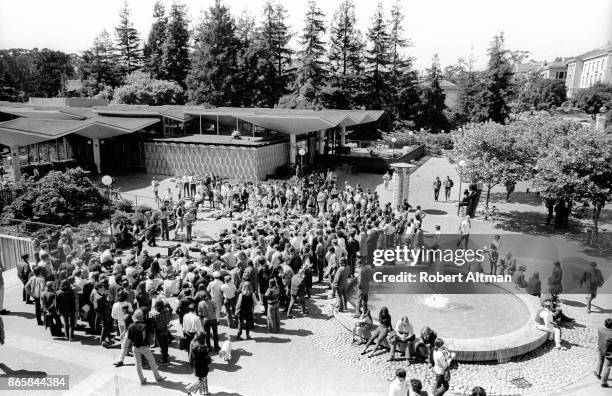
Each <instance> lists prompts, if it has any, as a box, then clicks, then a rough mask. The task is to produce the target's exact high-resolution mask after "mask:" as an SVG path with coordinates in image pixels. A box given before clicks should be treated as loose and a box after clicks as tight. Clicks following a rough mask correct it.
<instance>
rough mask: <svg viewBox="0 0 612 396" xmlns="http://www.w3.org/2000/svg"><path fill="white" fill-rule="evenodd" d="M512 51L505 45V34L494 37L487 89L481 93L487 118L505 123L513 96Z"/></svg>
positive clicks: (490, 52) (481, 102) (481, 103)
mask: <svg viewBox="0 0 612 396" xmlns="http://www.w3.org/2000/svg"><path fill="white" fill-rule="evenodd" d="M509 58H510V52H509V51H508V50H507V49H506V48H505V45H504V34H503V33H500V34H498V35H496V36H494V38H493V42H492V43H491V47H490V48H489V65H488V68H487V71H486V78H485V90H484V91H483V92H482V94H481V98H480V106H481V107H482V113H483V114H486V119H487V120H491V121H495V122H499V123H501V124H503V123H505V121H506V119H507V117H508V115H509V114H510V106H509V102H510V99H511V96H512V74H513V73H512V65H511V63H510V59H509Z"/></svg>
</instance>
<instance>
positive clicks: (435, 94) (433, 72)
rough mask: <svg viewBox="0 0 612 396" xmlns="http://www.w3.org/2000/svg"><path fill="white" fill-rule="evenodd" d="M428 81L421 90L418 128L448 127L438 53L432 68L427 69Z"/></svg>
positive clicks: (434, 129) (437, 129) (436, 129)
mask: <svg viewBox="0 0 612 396" xmlns="http://www.w3.org/2000/svg"><path fill="white" fill-rule="evenodd" d="M427 74H428V75H427V82H426V83H425V86H424V87H423V89H422V92H421V100H420V109H419V117H418V122H417V124H416V127H417V128H427V129H430V130H433V131H435V132H440V131H442V130H447V129H448V125H449V124H448V119H447V118H446V115H445V114H444V110H445V109H446V105H445V104H444V99H445V98H446V96H445V95H444V91H443V90H442V88H441V87H440V77H441V75H442V70H440V61H439V58H438V54H435V55H434V57H433V60H432V64H431V68H429V69H428V71H427Z"/></svg>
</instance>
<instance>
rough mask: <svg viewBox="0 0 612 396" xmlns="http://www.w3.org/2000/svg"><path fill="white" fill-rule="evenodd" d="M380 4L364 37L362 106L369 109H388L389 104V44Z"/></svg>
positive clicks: (390, 95) (390, 91)
mask: <svg viewBox="0 0 612 396" xmlns="http://www.w3.org/2000/svg"><path fill="white" fill-rule="evenodd" d="M388 29H389V28H388V26H387V22H386V21H385V15H384V11H383V6H382V3H381V2H379V3H378V6H377V8H376V12H375V13H374V16H373V18H372V26H370V28H369V29H368V33H367V35H366V37H367V39H368V47H367V50H366V75H365V95H364V103H363V104H364V105H365V107H366V108H369V109H384V108H388V104H389V103H391V97H392V94H393V92H392V89H391V85H390V68H391V61H392V59H391V48H390V45H391V42H390V36H389V31H388Z"/></svg>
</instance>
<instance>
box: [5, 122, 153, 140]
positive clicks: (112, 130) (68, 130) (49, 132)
mask: <svg viewBox="0 0 612 396" xmlns="http://www.w3.org/2000/svg"><path fill="white" fill-rule="evenodd" d="M157 122H159V120H158V119H157V118H106V117H96V118H91V119H88V120H84V121H72V120H50V119H38V118H17V119H15V120H10V121H6V122H1V123H0V144H3V145H5V146H10V147H18V146H27V145H30V144H36V143H41V142H44V141H47V140H52V139H58V138H61V137H64V136H66V135H70V134H76V135H79V136H83V137H86V138H89V139H108V138H111V137H115V136H120V135H126V134H129V133H133V132H136V131H139V130H141V129H143V128H146V127H148V126H150V125H153V124H155V123H157Z"/></svg>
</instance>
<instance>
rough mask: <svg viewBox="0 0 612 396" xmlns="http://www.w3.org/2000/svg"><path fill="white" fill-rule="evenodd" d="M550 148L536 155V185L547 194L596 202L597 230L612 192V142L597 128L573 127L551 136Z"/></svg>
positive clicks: (594, 221)
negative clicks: (565, 132) (596, 129)
mask: <svg viewBox="0 0 612 396" xmlns="http://www.w3.org/2000/svg"><path fill="white" fill-rule="evenodd" d="M548 139H549V140H548V142H549V144H548V145H547V150H546V151H545V152H543V153H542V155H541V156H540V157H539V158H538V159H537V163H536V167H535V170H536V171H535V176H534V179H533V185H534V187H535V188H536V190H537V191H539V192H540V194H541V195H542V196H543V197H545V198H569V199H571V200H573V201H574V202H580V201H583V200H588V201H590V202H592V203H593V205H594V209H595V212H594V215H593V228H594V230H595V232H597V231H598V226H599V218H600V215H601V209H602V208H603V205H604V204H605V202H606V201H607V200H609V198H610V194H611V193H612V145H610V140H609V137H608V136H606V135H605V134H602V133H600V132H598V131H595V130H594V128H585V127H582V128H573V129H571V130H569V131H568V133H567V134H551V135H550V136H548Z"/></svg>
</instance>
